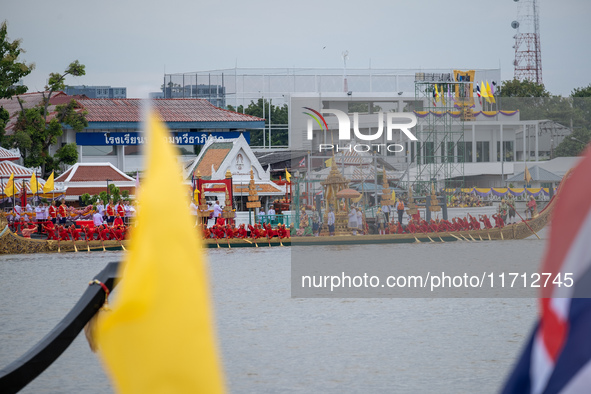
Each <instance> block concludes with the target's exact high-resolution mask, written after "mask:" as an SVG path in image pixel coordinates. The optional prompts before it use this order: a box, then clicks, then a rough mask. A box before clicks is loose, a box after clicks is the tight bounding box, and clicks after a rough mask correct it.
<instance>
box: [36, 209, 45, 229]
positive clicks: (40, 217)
mask: <svg viewBox="0 0 591 394" xmlns="http://www.w3.org/2000/svg"><path fill="white" fill-rule="evenodd" d="M35 221H36V222H37V231H38V232H41V230H42V227H41V226H42V223H43V222H44V221H45V217H44V215H43V204H39V205H37V207H35Z"/></svg>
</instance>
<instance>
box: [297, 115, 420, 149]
mask: <svg viewBox="0 0 591 394" xmlns="http://www.w3.org/2000/svg"><path fill="white" fill-rule="evenodd" d="M303 108H304V109H307V110H308V111H310V112H312V113H310V112H304V114H306V115H308V116H309V117H310V118H311V119H308V133H307V139H308V140H312V139H313V132H314V130H313V123H312V120H315V121H316V123H318V125H319V126H320V131H323V130H325V131H328V125H327V123H326V119H324V116H322V113H324V114H332V115H335V116H336V117H337V121H338V122H339V141H351V120H350V118H349V115H348V114H346V113H344V112H343V111H339V110H337V109H323V110H321V111H322V113H320V112H319V111H316V110H314V109H312V108H310V107H303ZM401 120H402V121H403V122H402V123H401V122H400V121H401ZM416 124H417V117H416V116H415V115H414V114H411V113H408V112H388V113H386V139H387V140H388V141H392V131H393V130H400V131H402V132H403V133H404V134H405V135H406V136H407V137H408V138H409V139H410V140H411V141H417V137H415V136H414V134H413V133H412V132H411V131H410V129H411V128H412V127H414V126H416ZM377 126H378V127H377V131H376V132H375V133H373V134H362V133H361V132H360V131H359V113H357V112H354V113H353V133H354V135H355V138H356V139H358V140H362V141H375V140H378V139H380V138H382V135H383V134H384V113H383V112H379V113H378V125H377ZM372 148H377V151H378V152H380V150H381V149H382V148H384V149H386V150H387V151H388V152H402V151H404V146H402V145H400V144H396V143H394V144H376V143H372V144H353V145H352V144H350V143H349V145H348V146H340V145H338V144H336V145H335V144H319V146H318V150H319V152H322V151H323V150H332V149H336V151H337V152H339V151H343V150H346V151H349V152H351V151H353V150H354V151H356V152H369V151H370V150H372Z"/></svg>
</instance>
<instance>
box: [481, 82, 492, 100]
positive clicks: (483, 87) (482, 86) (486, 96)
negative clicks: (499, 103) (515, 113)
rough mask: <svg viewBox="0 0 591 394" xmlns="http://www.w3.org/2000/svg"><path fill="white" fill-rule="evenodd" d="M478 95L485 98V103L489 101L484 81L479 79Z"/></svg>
mask: <svg viewBox="0 0 591 394" xmlns="http://www.w3.org/2000/svg"><path fill="white" fill-rule="evenodd" d="M480 95H481V96H482V97H484V98H485V100H486V102H487V103H490V98H489V97H488V92H487V90H486V86H485V85H484V81H480Z"/></svg>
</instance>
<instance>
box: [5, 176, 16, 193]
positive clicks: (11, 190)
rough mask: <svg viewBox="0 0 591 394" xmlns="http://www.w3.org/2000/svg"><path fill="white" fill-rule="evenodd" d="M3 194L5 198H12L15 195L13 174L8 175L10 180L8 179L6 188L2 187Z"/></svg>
mask: <svg viewBox="0 0 591 394" xmlns="http://www.w3.org/2000/svg"><path fill="white" fill-rule="evenodd" d="M4 194H6V197H12V196H14V195H15V194H16V190H15V188H14V173H10V178H8V182H6V186H5V187H4Z"/></svg>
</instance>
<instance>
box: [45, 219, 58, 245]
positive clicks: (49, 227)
mask: <svg viewBox="0 0 591 394" xmlns="http://www.w3.org/2000/svg"><path fill="white" fill-rule="evenodd" d="M43 232H44V233H46V234H47V239H51V240H54V241H55V240H56V239H57V238H56V237H55V225H54V224H53V222H45V223H44V224H43Z"/></svg>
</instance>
